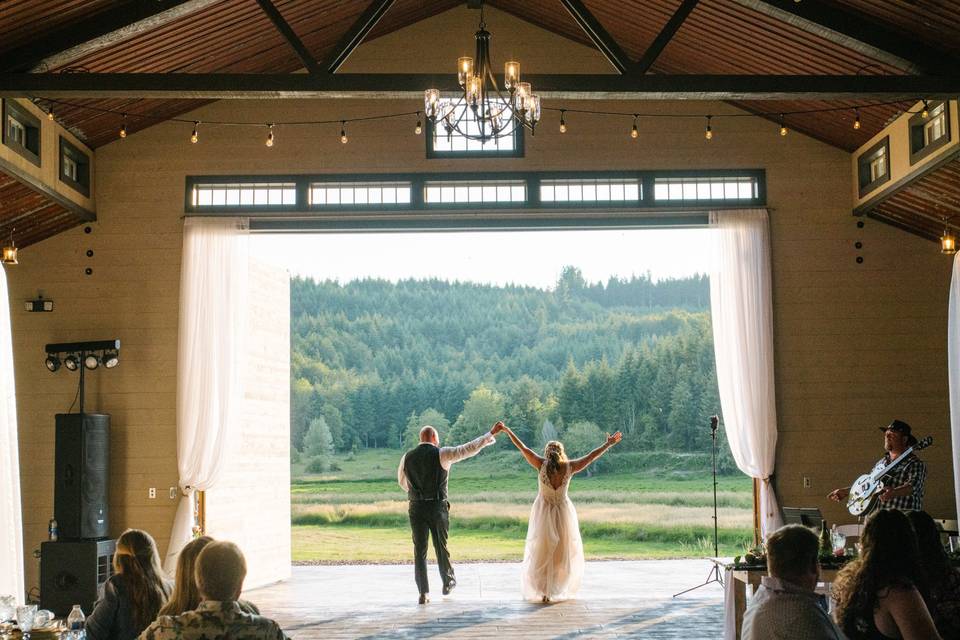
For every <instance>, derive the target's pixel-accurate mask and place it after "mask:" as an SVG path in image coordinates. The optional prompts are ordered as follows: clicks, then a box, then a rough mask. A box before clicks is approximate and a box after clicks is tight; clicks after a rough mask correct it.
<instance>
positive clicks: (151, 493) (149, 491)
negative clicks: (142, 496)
mask: <svg viewBox="0 0 960 640" xmlns="http://www.w3.org/2000/svg"><path fill="white" fill-rule="evenodd" d="M147 497H148V498H150V499H151V500H154V499H156V497H157V488H156V487H150V488H149V489H147Z"/></svg>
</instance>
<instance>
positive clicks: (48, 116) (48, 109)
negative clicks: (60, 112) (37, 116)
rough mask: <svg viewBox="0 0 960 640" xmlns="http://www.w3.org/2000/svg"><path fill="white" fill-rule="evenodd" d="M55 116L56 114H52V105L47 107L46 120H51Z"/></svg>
mask: <svg viewBox="0 0 960 640" xmlns="http://www.w3.org/2000/svg"><path fill="white" fill-rule="evenodd" d="M55 117H56V116H54V115H53V107H47V120H49V121H50V122H53V119H54V118H55Z"/></svg>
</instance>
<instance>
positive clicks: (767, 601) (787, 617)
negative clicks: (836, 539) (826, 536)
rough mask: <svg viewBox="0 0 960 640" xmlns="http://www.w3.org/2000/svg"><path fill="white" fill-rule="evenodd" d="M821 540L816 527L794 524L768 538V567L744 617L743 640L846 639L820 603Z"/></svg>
mask: <svg viewBox="0 0 960 640" xmlns="http://www.w3.org/2000/svg"><path fill="white" fill-rule="evenodd" d="M819 548H820V541H819V539H818V538H817V534H815V533H814V532H813V531H811V530H810V529H808V528H806V527H803V526H801V525H798V524H791V525H787V526H785V527H781V528H780V529H777V530H776V531H775V532H774V533H772V534H770V537H768V538H767V571H768V573H769V574H770V575H769V576H766V577H764V578H763V582H762V584H761V585H760V588H759V589H758V590H757V594H756V595H755V596H754V597H753V598H752V599H751V601H750V607H749V608H748V609H747V611H746V613H745V614H744V617H743V633H742V637H743V640H787V639H788V638H801V639H803V640H808V639H809V640H844V637H843V634H842V633H840V629H838V628H837V625H836V624H834V622H833V620H831V619H830V616H829V615H828V614H827V612H826V611H824V610H823V608H822V607H821V606H820V605H819V604H818V596H817V594H816V593H815V591H814V590H815V589H816V588H817V582H818V581H819V579H820V564H819V563H818V561H817V552H818V550H819Z"/></svg>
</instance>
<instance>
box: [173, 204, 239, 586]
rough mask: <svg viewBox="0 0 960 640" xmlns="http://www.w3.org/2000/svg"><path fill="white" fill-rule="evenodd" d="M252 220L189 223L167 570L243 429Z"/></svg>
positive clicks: (185, 244)
mask: <svg viewBox="0 0 960 640" xmlns="http://www.w3.org/2000/svg"><path fill="white" fill-rule="evenodd" d="M247 228H248V225H247V221H246V220H245V219H239V218H229V219H201V218H188V219H187V220H186V222H185V224H184V230H183V257H182V263H181V271H180V322H179V338H178V344H177V465H178V469H179V474H180V480H179V483H180V490H181V492H182V494H183V497H182V498H181V499H180V504H179V505H178V507H177V515H176V518H175V520H174V523H173V531H172V532H171V534H170V545H169V547H168V548H167V556H166V560H165V562H164V568H165V569H166V570H167V572H169V573H170V574H171V575H172V574H173V573H174V570H175V569H176V562H177V556H178V555H179V553H180V550H181V549H183V546H184V545H185V544H186V543H187V542H189V541H190V539H191V535H192V529H193V525H194V517H193V504H194V501H193V494H194V492H195V491H204V490H206V489H209V488H210V487H212V486H214V484H215V483H216V482H217V478H218V476H219V475H220V470H221V461H222V460H223V459H224V457H225V452H226V448H227V446H228V444H229V443H230V441H231V438H232V437H233V434H235V433H236V432H237V428H238V426H239V414H240V404H241V401H242V399H243V390H242V388H241V387H242V384H241V380H242V376H241V373H242V367H243V353H244V344H243V338H244V335H245V333H246V326H245V325H246V310H247V292H248V273H247V268H248V263H249V248H248V232H247Z"/></svg>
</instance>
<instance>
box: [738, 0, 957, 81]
mask: <svg viewBox="0 0 960 640" xmlns="http://www.w3.org/2000/svg"><path fill="white" fill-rule="evenodd" d="M733 1H734V2H736V3H737V4H739V5H741V6H744V7H747V8H748V9H752V10H754V11H758V12H760V13H762V14H764V15H767V16H770V17H772V18H776V19H777V20H781V21H783V22H786V23H788V24H791V25H793V26H794V27H797V28H799V29H802V30H803V31H806V32H807V33H810V34H813V35H815V36H817V37H820V38H824V39H825V40H828V41H830V42H832V43H834V44H838V45H840V46H842V47H846V48H848V49H852V50H853V51H857V52H858V53H861V54H863V55H865V56H867V57H869V58H872V59H873V60H876V61H877V62H882V63H886V64H889V65H892V66H894V67H897V68H899V69H902V70H904V71H906V72H908V73H913V74H937V73H946V72H947V71H948V70H949V69H950V68H951V66H955V65H956V64H957V63H958V61H957V60H956V58H954V57H952V56H950V55H949V54H947V53H944V52H942V51H939V50H937V49H935V48H933V47H930V46H929V45H928V44H927V43H925V42H922V41H919V40H916V39H914V38H911V37H910V36H909V35H907V34H905V33H904V32H903V31H902V30H896V29H894V28H891V27H886V26H884V25H883V24H880V23H878V22H872V21H870V20H868V19H866V18H863V17H860V16H858V15H854V14H852V13H850V12H848V11H844V10H843V9H839V8H836V7H833V6H830V5H828V4H826V3H825V2H822V1H821V0H803V2H798V1H796V0H733ZM917 11H921V10H920V9H918V10H917Z"/></svg>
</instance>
